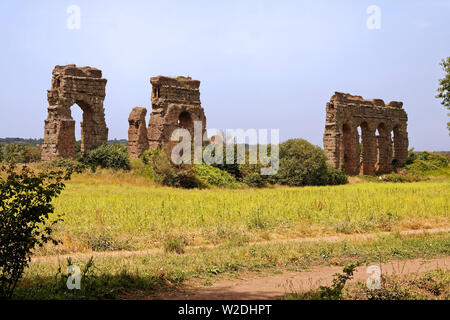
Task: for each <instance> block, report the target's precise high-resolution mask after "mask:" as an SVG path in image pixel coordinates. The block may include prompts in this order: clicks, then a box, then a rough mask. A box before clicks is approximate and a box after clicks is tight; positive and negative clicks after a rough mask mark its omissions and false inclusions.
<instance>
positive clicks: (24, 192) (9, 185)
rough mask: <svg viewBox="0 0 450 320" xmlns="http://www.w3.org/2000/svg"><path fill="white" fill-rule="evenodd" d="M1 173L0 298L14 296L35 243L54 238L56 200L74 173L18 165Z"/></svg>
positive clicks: (38, 243) (41, 244)
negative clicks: (54, 200) (50, 216)
mask: <svg viewBox="0 0 450 320" xmlns="http://www.w3.org/2000/svg"><path fill="white" fill-rule="evenodd" d="M0 174H1V176H2V178H1V180H0V299H1V298H10V297H11V296H12V294H13V291H14V289H15V287H16V285H17V282H18V281H19V279H20V278H21V277H22V275H23V272H24V269H25V267H27V266H28V263H29V262H30V254H31V251H32V250H33V248H34V247H35V246H41V247H42V246H43V245H44V244H45V243H47V242H49V241H50V242H53V243H54V244H55V245H56V244H58V242H57V241H55V240H54V239H53V238H52V226H53V225H54V224H55V223H56V222H58V221H59V220H56V221H52V222H49V221H48V219H49V214H51V213H53V210H54V207H53V205H52V201H53V199H54V198H56V197H57V196H58V195H59V194H60V193H61V191H62V190H63V189H64V187H65V185H64V183H63V180H64V179H66V180H67V179H69V177H70V174H69V173H68V174H66V175H63V173H62V172H54V171H51V172H42V173H39V174H35V173H33V172H32V171H31V170H29V169H28V168H27V167H25V166H24V167H23V168H22V169H21V170H20V171H19V170H16V168H15V167H14V165H9V166H8V167H5V166H3V167H1V168H0Z"/></svg>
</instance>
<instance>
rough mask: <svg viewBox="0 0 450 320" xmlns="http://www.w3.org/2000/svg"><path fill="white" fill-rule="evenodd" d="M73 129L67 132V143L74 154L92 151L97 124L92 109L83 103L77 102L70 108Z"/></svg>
mask: <svg viewBox="0 0 450 320" xmlns="http://www.w3.org/2000/svg"><path fill="white" fill-rule="evenodd" d="M69 111H70V116H71V118H72V120H73V121H74V123H73V128H72V129H71V130H68V131H67V136H68V137H67V143H68V144H70V145H71V146H70V147H69V146H68V148H71V149H73V150H74V154H76V153H78V152H85V151H87V150H90V148H87V146H90V145H91V140H92V136H93V135H95V123H94V120H93V112H92V109H91V107H90V106H89V105H88V104H86V103H84V102H83V101H77V102H75V103H74V104H73V105H72V106H70V108H69Z"/></svg>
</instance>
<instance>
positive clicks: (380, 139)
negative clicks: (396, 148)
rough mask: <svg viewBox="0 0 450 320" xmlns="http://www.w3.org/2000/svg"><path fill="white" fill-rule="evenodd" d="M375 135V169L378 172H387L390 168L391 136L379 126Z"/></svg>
mask: <svg viewBox="0 0 450 320" xmlns="http://www.w3.org/2000/svg"><path fill="white" fill-rule="evenodd" d="M378 130H379V135H378V136H377V147H378V158H377V165H376V167H375V169H376V171H377V172H379V173H387V172H390V171H391V170H392V146H391V136H390V135H389V134H388V132H389V131H388V130H387V129H386V128H385V127H380V128H379V129H378Z"/></svg>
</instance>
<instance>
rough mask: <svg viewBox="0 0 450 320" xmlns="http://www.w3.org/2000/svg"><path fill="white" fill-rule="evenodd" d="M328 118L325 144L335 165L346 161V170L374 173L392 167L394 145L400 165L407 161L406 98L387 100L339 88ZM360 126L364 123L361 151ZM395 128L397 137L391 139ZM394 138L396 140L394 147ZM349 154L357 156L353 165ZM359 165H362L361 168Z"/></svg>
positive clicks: (328, 156)
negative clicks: (344, 91)
mask: <svg viewBox="0 0 450 320" xmlns="http://www.w3.org/2000/svg"><path fill="white" fill-rule="evenodd" d="M325 119H326V122H325V132H324V137H323V146H324V150H325V153H326V155H327V158H328V163H329V164H330V165H331V166H333V167H334V168H342V167H343V164H344V166H345V171H346V172H347V174H350V175H355V174H359V173H363V174H370V175H374V174H375V173H376V170H379V171H389V170H390V165H391V160H392V149H394V150H395V151H394V154H395V159H396V161H397V162H398V165H399V166H402V165H404V164H405V163H406V160H407V158H408V133H407V131H406V128H407V122H408V115H407V114H406V112H405V110H404V109H403V103H402V102H398V101H397V102H396V101H391V102H390V103H389V104H385V103H384V101H383V100H381V99H373V100H366V99H364V98H363V97H361V96H354V95H351V94H347V93H342V92H335V94H334V95H333V96H332V97H331V100H330V102H328V103H327V107H326V118H325ZM349 123H350V127H348V126H349ZM358 127H361V135H360V136H361V145H362V146H361V150H360V152H359V149H360V148H359V134H358ZM394 128H395V138H394V139H391V132H392V130H394ZM376 131H378V134H376ZM346 137H347V138H346ZM350 137H351V138H350ZM391 140H395V141H394V148H392V141H391ZM346 154H347V155H350V154H351V155H352V156H351V157H350V158H354V159H355V160H354V163H353V160H352V161H350V162H351V163H352V165H351V168H350V167H349V164H348V163H349V160H348V159H347V158H349V157H348V156H346V157H344V156H345V155H346ZM359 156H360V157H361V159H359ZM344 158H346V159H344ZM358 167H361V168H360V170H358Z"/></svg>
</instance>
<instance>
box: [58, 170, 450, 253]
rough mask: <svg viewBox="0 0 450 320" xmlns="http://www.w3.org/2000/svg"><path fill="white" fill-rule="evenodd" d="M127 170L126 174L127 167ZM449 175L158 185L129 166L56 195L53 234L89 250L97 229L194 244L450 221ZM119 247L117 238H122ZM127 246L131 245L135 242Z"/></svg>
mask: <svg viewBox="0 0 450 320" xmlns="http://www.w3.org/2000/svg"><path fill="white" fill-rule="evenodd" d="M122 175H125V174H122ZM449 190H450V180H448V179H447V180H436V181H425V182H418V183H409V184H391V183H370V182H368V183H367V182H366V183H359V184H354V185H345V186H327V187H303V188H284V187H283V188H281V187H280V188H271V189H245V190H228V189H227V190H223V189H219V190H182V189H172V188H164V187H155V186H152V185H151V184H150V183H147V182H145V179H141V178H140V177H138V176H134V175H133V174H131V173H129V174H126V176H120V177H119V178H115V177H113V176H112V175H111V174H106V173H99V174H93V175H81V176H77V177H75V178H74V180H73V181H72V182H70V183H69V184H68V185H67V189H66V190H65V191H64V192H63V194H62V195H61V196H60V198H58V199H57V200H56V201H55V203H54V204H55V207H56V214H61V213H62V214H64V222H62V223H61V224H60V225H59V226H58V227H57V230H56V234H57V235H58V236H59V238H60V239H62V240H63V241H64V242H65V244H64V245H63V246H62V247H61V248H64V250H68V251H83V250H89V249H91V248H89V243H90V242H92V240H93V238H95V237H105V236H108V238H111V239H115V240H116V241H118V242H124V241H126V242H127V243H129V244H130V243H131V244H132V245H133V246H134V247H133V248H143V247H152V246H162V243H163V241H164V240H165V236H166V234H167V233H170V234H175V235H176V234H179V235H182V236H183V237H184V238H186V239H188V241H189V243H190V244H203V243H217V238H218V237H223V238H224V239H229V235H224V234H223V233H224V232H225V233H227V232H229V233H230V235H233V234H245V236H249V237H250V238H251V240H260V239H264V240H267V239H274V238H289V237H301V236H313V235H319V234H320V235H323V234H336V233H365V232H375V231H392V230H399V229H418V228H432V227H447V226H450V217H449V198H450V192H449ZM119 247H120V246H119ZM133 248H128V247H127V249H133Z"/></svg>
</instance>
